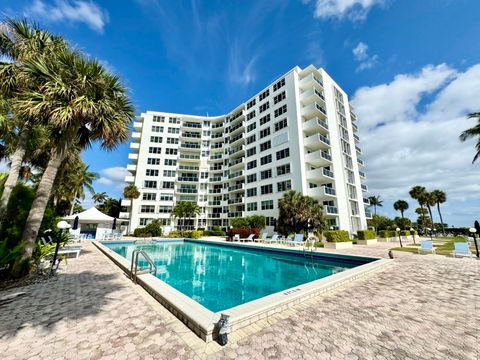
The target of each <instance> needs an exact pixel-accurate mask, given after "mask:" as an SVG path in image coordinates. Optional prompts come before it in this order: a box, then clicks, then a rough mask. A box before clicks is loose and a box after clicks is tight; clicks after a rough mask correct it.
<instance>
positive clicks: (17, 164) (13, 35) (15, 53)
mask: <svg viewBox="0 0 480 360" xmlns="http://www.w3.org/2000/svg"><path fill="white" fill-rule="evenodd" d="M66 46H67V45H66V42H65V41H64V40H63V38H61V37H58V36H54V35H52V34H50V33H49V32H47V31H45V30H42V29H39V28H38V27H37V26H35V25H31V24H29V23H28V22H27V21H25V20H23V21H18V20H11V19H8V20H6V21H5V22H4V23H2V27H1V28H0V55H2V56H3V57H5V58H6V59H7V60H8V61H6V62H0V93H1V95H2V97H3V98H4V99H6V100H9V101H11V102H13V101H15V99H17V98H18V97H20V96H23V95H24V94H26V93H31V94H33V93H34V92H35V91H36V89H37V88H36V87H35V86H36V85H38V83H36V82H31V81H29V80H28V79H27V78H26V77H25V76H22V73H23V72H24V65H25V62H26V61H35V60H36V59H42V60H43V61H44V62H45V63H49V62H52V61H56V60H55V54H56V53H57V51H60V50H61V49H65V48H66ZM13 110H15V109H13ZM13 112H14V113H15V111H13ZM44 119H45V117H44V116H43V114H36V116H35V117H30V116H18V114H15V116H14V117H11V121H14V122H15V126H16V127H17V128H18V142H17V144H16V148H15V150H14V152H13V154H12V157H11V165H10V172H9V175H8V178H7V180H6V182H5V187H4V190H3V193H2V197H1V198H0V219H1V218H2V217H3V214H4V213H5V209H6V207H7V204H8V200H9V199H10V195H11V193H12V190H13V188H14V187H15V185H16V184H17V181H18V177H19V173H20V170H21V166H22V162H23V159H24V157H25V154H26V152H27V142H28V140H29V138H30V131H31V129H32V128H34V127H35V126H36V125H38V124H39V123H44V121H43V120H44Z"/></svg>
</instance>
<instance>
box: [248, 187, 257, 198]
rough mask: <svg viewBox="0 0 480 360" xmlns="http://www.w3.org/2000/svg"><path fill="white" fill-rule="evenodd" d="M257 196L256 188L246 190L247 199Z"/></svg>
mask: <svg viewBox="0 0 480 360" xmlns="http://www.w3.org/2000/svg"><path fill="white" fill-rule="evenodd" d="M252 196H257V188H256V187H255V188H251V189H247V197H252Z"/></svg>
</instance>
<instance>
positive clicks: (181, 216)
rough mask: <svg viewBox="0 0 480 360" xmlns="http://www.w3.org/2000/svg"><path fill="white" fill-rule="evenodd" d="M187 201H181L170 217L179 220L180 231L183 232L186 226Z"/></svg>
mask: <svg viewBox="0 0 480 360" xmlns="http://www.w3.org/2000/svg"><path fill="white" fill-rule="evenodd" d="M187 206H188V205H187V201H180V202H178V203H177V204H175V206H174V207H173V209H172V213H171V214H170V217H172V218H173V219H178V228H179V230H183V226H184V225H185V218H186V217H187V215H186V214H187ZM180 220H181V221H182V225H180Z"/></svg>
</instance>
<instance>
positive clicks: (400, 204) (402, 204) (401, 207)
mask: <svg viewBox="0 0 480 360" xmlns="http://www.w3.org/2000/svg"><path fill="white" fill-rule="evenodd" d="M393 208H394V209H395V210H396V211H400V213H401V214H402V219H403V212H404V211H405V210H407V209H408V203H407V202H406V201H405V200H397V201H395V202H394V203H393Z"/></svg>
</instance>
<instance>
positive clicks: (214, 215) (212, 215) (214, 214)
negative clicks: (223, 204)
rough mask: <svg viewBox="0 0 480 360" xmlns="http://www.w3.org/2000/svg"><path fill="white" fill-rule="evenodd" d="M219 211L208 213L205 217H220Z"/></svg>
mask: <svg viewBox="0 0 480 360" xmlns="http://www.w3.org/2000/svg"><path fill="white" fill-rule="evenodd" d="M221 215H222V214H221V213H210V214H208V215H207V218H209V219H220V217H221Z"/></svg>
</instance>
